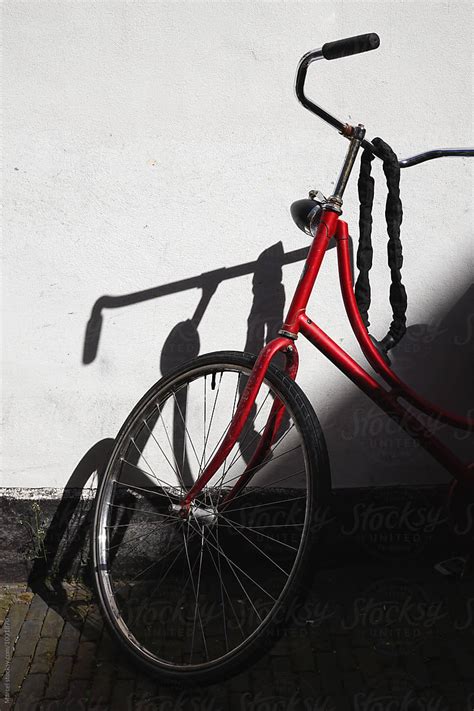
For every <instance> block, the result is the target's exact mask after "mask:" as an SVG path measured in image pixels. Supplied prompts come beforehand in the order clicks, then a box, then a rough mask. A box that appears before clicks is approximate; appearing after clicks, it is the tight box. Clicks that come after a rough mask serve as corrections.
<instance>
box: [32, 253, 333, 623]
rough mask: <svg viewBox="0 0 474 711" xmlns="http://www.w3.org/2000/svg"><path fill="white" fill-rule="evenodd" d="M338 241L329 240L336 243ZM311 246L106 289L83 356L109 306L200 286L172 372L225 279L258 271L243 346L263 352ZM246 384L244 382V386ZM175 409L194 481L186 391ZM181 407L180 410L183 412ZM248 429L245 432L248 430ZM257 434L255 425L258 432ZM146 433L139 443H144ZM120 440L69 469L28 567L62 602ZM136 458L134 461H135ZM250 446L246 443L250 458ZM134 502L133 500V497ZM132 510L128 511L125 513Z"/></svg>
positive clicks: (176, 429) (38, 588)
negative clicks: (131, 288) (288, 285)
mask: <svg viewBox="0 0 474 711" xmlns="http://www.w3.org/2000/svg"><path fill="white" fill-rule="evenodd" d="M333 246H334V244H333V243H332V244H331V245H330V247H331V248H332V247H333ZM308 249H309V247H308V246H305V247H302V248H300V249H296V250H293V251H290V252H288V253H285V252H284V251H283V245H282V244H281V242H278V243H276V244H274V245H273V246H271V247H269V248H268V249H265V250H264V251H263V252H262V253H261V254H260V255H259V256H258V258H257V259H256V260H255V261H253V262H247V263H245V264H240V265H237V266H235V267H231V268H222V269H217V270H213V271H211V272H208V273H206V274H202V275H199V276H196V277H191V278H189V279H183V280H181V281H178V282H173V283H170V284H165V285H161V286H157V287H153V288H151V289H147V290H145V291H140V292H134V293H131V294H126V295H123V296H118V297H110V296H102V297H100V298H99V299H98V300H97V301H96V303H95V304H94V306H93V309H92V312H91V316H90V319H89V321H88V324H87V328H86V334H85V339H84V349H83V363H84V364H85V365H88V364H91V363H93V362H94V360H95V358H96V355H97V352H98V348H99V342H100V336H101V332H102V328H103V321H104V317H103V313H104V311H106V310H108V309H113V308H121V307H124V306H132V305H134V304H139V303H142V302H145V301H149V300H152V299H157V298H162V297H165V296H168V295H171V294H176V293H179V292H182V291H185V290H188V289H198V290H200V291H201V298H200V299H199V302H198V304H197V306H196V309H195V310H194V313H193V314H192V315H191V316H190V318H187V319H184V320H182V321H180V322H179V323H178V324H176V326H174V327H173V328H172V329H171V331H170V333H169V335H168V337H167V338H166V340H165V343H164V345H163V348H162V351H161V356H160V370H161V374H162V375H166V374H167V373H169V372H170V370H172V369H173V368H175V367H177V366H179V365H181V364H183V363H185V362H186V361H188V360H190V359H192V358H195V357H196V356H197V355H199V352H200V348H201V344H200V338H199V325H200V323H201V320H202V318H203V316H204V314H205V312H206V310H207V308H208V306H209V304H210V302H211V300H212V297H213V296H214V294H215V293H216V290H217V289H218V287H219V285H220V284H221V283H222V282H223V281H225V280H228V279H238V278H239V277H241V276H244V275H248V274H253V280H252V291H253V300H252V305H251V309H250V313H249V316H248V320H247V335H246V341H245V344H244V347H243V350H245V351H248V352H251V353H257V352H258V351H259V350H260V349H261V348H262V347H263V346H264V345H265V344H266V343H267V342H268V341H270V340H271V339H272V338H274V337H275V336H276V334H277V330H278V329H279V328H280V326H281V323H282V320H283V311H284V306H285V291H284V286H283V283H282V276H283V273H282V269H283V266H284V265H287V264H293V263H296V262H301V261H303V260H304V259H305V257H306V255H307V252H308ZM241 387H242V386H241ZM175 407H176V411H177V412H175V415H176V416H175V417H174V418H173V431H172V440H173V449H174V450H175V452H176V453H177V458H178V459H179V460H181V461H182V466H180V475H181V482H180V483H181V484H182V485H183V486H186V487H189V486H190V483H191V482H192V474H191V466H190V463H189V460H188V451H187V448H186V446H185V439H186V427H185V425H184V426H183V423H185V421H186V409H187V394H186V392H185V391H182V392H179V393H178V394H177V398H176V406H175ZM178 413H179V414H178ZM249 434H252V433H249V432H248V431H247V432H246V433H245V435H246V436H247V437H248V435H249ZM253 434H255V433H253ZM146 439H147V437H146V436H144V437H143V438H142V441H141V442H140V448H142V449H143V447H144V446H145V444H146ZM113 444H114V440H113V439H111V438H106V439H103V440H100V441H98V442H97V443H96V444H94V445H93V447H91V449H90V450H89V451H88V452H87V453H86V454H85V455H84V456H83V457H82V459H81V460H80V462H79V463H78V464H77V466H76V468H75V469H74V472H73V473H72V475H71V476H70V478H69V480H68V482H67V484H66V486H65V489H64V492H63V496H62V499H61V501H60V503H59V505H58V507H57V509H56V511H55V512H54V515H53V517H52V519H51V522H50V524H49V526H48V528H47V531H46V535H45V539H44V556H43V557H41V558H37V559H35V561H34V564H33V567H32V570H31V573H30V575H29V585H30V587H31V589H32V590H33V591H35V592H38V593H40V594H42V595H43V596H44V597H45V599H46V598H47V599H48V601H49V602H50V604H54V605H55V606H56V608H57V609H61V607H62V606H64V605H65V604H67V599H66V594H65V591H64V589H63V586H62V582H63V581H64V580H66V579H67V578H68V577H69V578H71V577H72V578H74V579H85V580H86V581H87V579H88V572H89V571H88V552H89V546H88V538H89V529H90V525H91V520H92V503H93V495H94V491H95V489H96V488H97V484H98V481H99V479H100V477H101V476H102V474H103V471H104V468H105V466H106V464H107V461H108V459H109V457H110V454H111V451H112V448H113ZM139 456H140V455H139V454H138V451H137V452H136V458H135V459H134V460H133V459H132V460H131V461H130V464H131V465H132V466H133V465H137V464H138V459H139ZM249 456H250V455H249V453H246V452H245V450H243V457H244V459H246V460H248V457H249ZM147 481H148V480H147V477H146V474H144V473H141V472H140V471H139V470H138V469H137V470H136V471H135V473H134V477H133V484H134V485H136V486H138V487H142V488H146V484H147ZM123 503H124V507H125V508H124V514H123V516H124V520H123V522H122V523H123V524H124V528H125V524H126V523H127V520H129V519H130V517H131V515H132V513H130V512H127V506H126V505H127V502H126V501H124V502H123ZM129 508H130V509H132V508H133V501H130V507H129ZM127 517H128V519H127Z"/></svg>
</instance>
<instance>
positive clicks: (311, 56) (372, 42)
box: [295, 32, 474, 168]
mask: <svg viewBox="0 0 474 711" xmlns="http://www.w3.org/2000/svg"><path fill="white" fill-rule="evenodd" d="M379 45H380V38H379V36H378V35H377V34H376V33H375V32H371V33H369V34H366V35H357V36H356V37H348V38H346V39H342V40H336V41H335V42H326V44H324V45H323V46H322V47H321V48H320V49H313V50H312V51H311V52H307V53H306V54H305V55H304V56H303V57H302V58H301V59H300V61H299V64H298V70H297V72H296V82H295V91H296V96H297V97H298V100H299V101H300V102H301V104H303V106H304V107H305V109H308V111H311V113H313V114H316V116H319V118H321V119H322V120H323V121H326V123H328V124H329V125H330V126H332V127H333V128H335V129H336V130H337V131H339V133H342V134H343V135H346V136H349V134H348V133H347V131H348V129H349V130H350V129H351V127H350V126H348V124H347V123H345V122H343V121H340V120H339V119H337V118H336V117H335V116H333V115H332V114H330V113H329V112H328V111H326V110H325V109H323V108H322V107H321V106H318V104H315V103H314V102H313V101H311V100H310V99H308V97H307V96H306V94H305V93H304V83H305V80H306V74H307V71H308V67H309V65H310V64H312V62H316V61H317V60H319V59H339V58H340V57H348V56H350V55H352V54H360V53H362V52H369V51H370V50H372V49H377V47H379ZM361 145H362V147H363V148H369V149H370V150H371V151H372V153H373V154H374V155H375V156H377V152H376V150H375V148H374V146H373V145H372V143H371V142H370V141H368V140H367V139H365V138H364V139H363V141H362V142H361ZM443 156H464V157H474V148H437V149H435V150H431V151H426V152H425V153H420V154H419V155H416V156H411V157H410V158H405V159H404V160H400V161H399V165H400V168H408V167H410V166H412V165H418V164H419V163H424V162H425V161H427V160H432V159H433V158H441V157H443ZM377 157H379V156H377Z"/></svg>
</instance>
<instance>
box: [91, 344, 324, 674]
mask: <svg viewBox="0 0 474 711" xmlns="http://www.w3.org/2000/svg"><path fill="white" fill-rule="evenodd" d="M255 359H256V356H254V355H251V354H248V353H241V352H235V351H222V352H214V353H209V354H207V355H203V356H200V357H198V358H196V359H194V360H192V361H190V362H188V363H185V364H184V365H182V366H180V367H178V368H176V369H175V370H173V371H172V372H171V373H170V374H168V375H166V376H165V377H163V378H162V379H161V380H159V381H158V382H157V383H155V384H154V385H153V386H152V387H151V388H150V389H149V390H148V391H147V393H146V394H145V395H144V396H143V397H142V398H141V400H140V401H139V402H138V404H137V405H136V406H135V407H134V408H133V410H132V411H131V413H130V415H129V416H128V417H127V419H126V420H125V422H124V424H123V426H122V428H121V429H120V431H119V433H118V435H117V438H116V441H115V447H114V450H113V452H112V454H111V457H110V460H109V463H108V465H107V468H106V470H105V473H104V476H103V478H102V480H101V482H100V484H99V487H98V491H97V496H96V501H95V511H94V519H93V523H92V532H91V533H92V535H91V558H92V568H93V580H94V587H95V592H96V596H97V599H98V602H99V607H100V609H101V612H102V616H103V618H104V620H105V623H106V626H107V628H108V629H109V631H110V633H111V634H112V637H113V638H115V639H116V640H117V641H118V642H119V644H120V646H121V648H122V649H123V650H124V651H125V652H126V654H127V656H128V658H129V659H130V660H131V661H132V662H133V663H134V664H135V665H137V666H138V667H139V668H141V669H142V670H145V671H146V672H147V673H149V674H152V675H153V676H154V677H155V678H157V679H158V680H159V681H161V682H162V683H165V684H168V685H176V684H180V685H185V686H187V685H195V684H201V685H206V684H210V683H215V682H217V681H219V680H221V679H223V678H228V677H230V676H232V675H234V674H236V673H238V672H239V671H240V670H242V669H243V668H246V667H248V666H249V665H250V664H252V663H253V662H254V661H256V660H257V659H258V658H260V657H261V656H262V655H263V654H264V653H265V652H266V651H268V649H269V648H270V647H271V646H272V645H273V643H274V642H275V641H276V640H277V639H278V637H279V636H280V635H281V633H282V631H283V629H284V628H285V624H286V622H285V620H286V618H287V614H288V610H289V608H290V605H291V610H292V612H294V611H295V610H297V609H298V606H299V605H301V604H302V603H303V602H304V599H305V596H306V594H307V592H308V589H309V585H310V583H311V581H312V578H313V574H314V572H315V569H316V566H315V564H314V559H315V557H316V553H317V550H316V546H317V539H318V530H317V526H312V525H311V524H312V522H313V521H314V520H315V516H316V514H317V508H318V506H323V505H326V504H327V502H328V496H329V492H330V469H329V460H328V454H327V448H326V444H325V440H324V436H323V432H322V429H321V426H320V424H319V421H318V419H317V417H316V414H315V412H314V410H313V407H312V405H311V404H310V402H309V400H308V399H307V397H306V395H305V394H304V393H303V391H302V390H301V388H300V387H299V386H298V385H297V384H296V383H295V382H294V381H293V380H291V379H290V378H289V377H288V376H287V375H286V374H285V373H284V372H283V371H282V370H281V369H279V368H278V367H276V366H275V365H273V364H270V366H269V369H268V372H267V375H266V378H265V382H268V383H269V384H270V385H271V387H272V388H273V389H274V391H275V392H276V393H277V394H278V395H279V396H281V398H282V400H283V401H284V403H285V405H286V407H287V409H288V412H290V413H291V417H292V418H293V420H294V422H295V424H296V426H297V429H298V431H299V433H300V435H301V440H302V443H303V447H304V458H305V462H306V464H307V466H308V471H309V478H308V481H309V490H308V497H307V498H308V503H307V514H306V519H305V524H304V529H303V532H302V534H301V545H300V548H299V550H298V557H297V560H296V562H295V567H294V569H292V572H291V578H289V579H288V584H287V586H286V588H285V589H284V591H283V593H282V595H281V597H280V598H279V599H278V604H276V605H275V607H274V609H272V612H271V614H270V615H269V617H268V619H265V622H264V624H262V625H261V626H260V627H259V628H258V629H257V632H258V634H257V633H255V635H254V636H253V638H251V639H250V640H249V641H248V642H246V643H245V644H243V645H242V646H241V648H238V649H237V650H236V651H235V652H234V653H233V654H230V656H229V655H228V656H224V657H223V658H222V659H219V660H217V661H216V662H215V663H214V664H211V665H207V666H204V667H202V666H201V667H198V668H196V667H190V668H189V669H183V668H181V667H180V668H179V669H177V668H173V667H170V665H168V664H166V663H160V662H159V661H158V662H157V660H156V659H151V658H150V656H149V655H147V654H145V653H143V652H142V650H140V649H139V648H137V646H136V644H135V643H131V642H130V638H129V636H128V635H127V633H126V631H125V630H124V627H123V624H122V623H120V624H119V623H118V618H117V614H116V610H114V609H113V601H112V602H111V600H110V593H108V592H107V590H108V588H107V585H106V575H108V572H107V571H106V570H104V565H103V561H102V562H101V552H100V547H99V540H100V536H101V532H102V529H101V521H103V520H105V519H104V515H105V514H104V510H105V506H106V503H107V502H106V499H105V495H104V492H106V490H107V486H109V490H110V486H111V484H110V479H111V477H113V473H114V471H115V468H116V466H117V461H118V457H119V456H120V451H121V446H122V447H123V442H124V441H126V440H127V437H129V433H130V432H133V431H134V427H135V426H136V423H137V422H138V420H139V418H140V417H142V415H143V412H144V411H145V410H146V408H147V407H149V406H150V403H151V402H154V401H158V399H159V397H160V393H161V394H163V393H165V392H167V389H168V390H171V389H172V387H173V384H174V383H176V382H181V380H183V379H184V378H186V377H188V378H192V377H193V375H194V376H195V375H196V373H199V372H206V369H211V370H212V369H214V368H215V369H217V371H218V372H220V371H219V368H221V369H225V368H228V369H230V370H232V369H240V370H241V371H242V372H244V373H246V375H248V373H249V372H250V371H251V369H252V367H253V365H254V363H255ZM240 370H239V371H238V372H240ZM236 372H237V371H236ZM239 377H240V375H239ZM185 382H188V381H185ZM189 382H192V381H191V380H189ZM102 558H103V554H102ZM191 577H192V571H191ZM193 585H194V582H193Z"/></svg>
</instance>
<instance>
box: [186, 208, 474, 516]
mask: <svg viewBox="0 0 474 711" xmlns="http://www.w3.org/2000/svg"><path fill="white" fill-rule="evenodd" d="M332 237H335V239H336V243H337V256H338V268H339V281H340V286H341V292H342V297H343V301H344V305H345V309H346V313H347V316H348V318H349V321H350V324H351V326H352V330H353V332H354V334H355V336H356V338H357V340H358V342H359V344H360V347H361V349H362V352H363V354H364V355H365V357H366V359H367V360H368V362H369V364H370V365H371V366H372V367H373V369H374V370H375V372H376V373H377V374H378V375H379V376H380V377H381V378H382V380H383V383H379V382H378V381H377V380H375V378H373V377H372V376H371V375H369V373H367V371H366V370H364V368H362V367H361V366H360V365H359V364H358V363H357V362H356V361H355V360H354V359H353V358H351V356H350V355H348V353H346V352H345V351H344V350H343V349H342V348H341V347H340V346H338V345H337V344H336V343H335V342H334V341H333V340H332V339H331V338H330V337H329V336H328V335H327V334H326V333H325V332H324V331H322V330H321V329H320V328H319V327H318V326H317V325H316V324H315V323H314V322H313V320H312V319H311V318H309V316H308V315H307V313H306V307H307V304H308V300H309V297H310V295H311V293H312V290H313V287H314V284H315V281H316V278H317V276H318V272H319V269H320V267H321V263H322V261H323V258H324V255H325V253H326V250H327V248H328V244H329V241H330V239H331V238H332ZM280 333H281V334H282V335H281V336H279V337H278V338H275V339H274V340H272V341H271V342H270V343H268V344H267V345H266V346H265V347H264V348H263V349H262V350H261V352H260V354H259V356H258V358H257V360H256V362H255V365H254V368H253V370H252V372H251V374H250V377H249V379H248V381H247V384H246V387H245V389H244V391H243V393H242V395H241V398H240V400H239V403H238V406H237V408H236V411H235V415H234V417H233V419H232V421H231V423H230V425H229V428H228V430H227V433H226V435H225V437H224V439H223V441H222V444H221V445H220V447H219V449H218V450H217V452H216V453H215V455H214V457H213V458H212V459H211V461H210V462H209V463H208V465H207V466H206V467H205V469H204V470H203V472H202V473H201V475H200V476H199V478H198V479H197V480H196V482H195V483H194V485H193V487H192V488H191V489H190V490H189V492H188V493H187V495H186V497H185V498H184V500H183V502H182V505H183V507H184V508H186V509H187V508H189V506H190V504H191V502H192V501H193V499H194V498H195V496H197V495H198V493H199V492H200V491H201V489H202V488H203V487H204V486H205V485H206V484H207V482H208V481H209V480H210V479H211V478H212V476H213V475H214V474H215V473H216V472H217V471H218V469H219V467H220V466H221V465H222V463H223V461H224V459H225V458H226V456H227V455H228V454H229V452H230V451H231V449H232V448H233V447H234V445H235V443H236V442H237V439H238V437H239V435H240V433H241V431H242V428H243V426H244V424H245V420H246V418H247V417H248V416H249V414H250V410H251V408H252V406H253V404H254V402H255V399H256V397H257V395H258V392H259V389H260V386H261V384H262V382H263V380H264V378H265V374H266V372H267V369H268V366H269V364H270V362H271V361H272V359H273V357H274V356H275V354H276V353H278V352H280V351H282V352H284V353H285V355H286V372H287V373H288V375H289V376H290V377H291V378H293V379H294V378H295V377H296V373H297V369H298V355H297V350H296V344H295V340H296V338H297V336H298V335H299V333H301V334H302V335H303V336H305V337H306V338H307V339H308V340H309V341H310V342H311V343H312V344H313V345H314V346H316V348H317V349H318V350H319V351H321V353H323V354H324V355H325V356H326V357H327V358H329V360H330V361H332V362H333V363H334V364H335V365H336V366H337V367H338V368H339V369H340V370H341V371H342V372H343V373H344V374H345V375H346V376H347V377H348V378H349V379H350V380H352V382H353V383H355V385H357V386H358V387H359V388H360V389H361V390H362V391H363V392H364V393H365V394H366V395H368V396H369V397H370V398H371V399H372V400H373V401H374V402H375V403H377V405H379V406H380V407H381V408H382V409H383V410H384V411H385V413H386V414H387V415H388V416H389V417H391V418H392V419H394V420H395V421H396V422H397V423H398V424H399V425H400V427H402V429H403V430H405V432H407V433H408V434H409V435H410V436H411V437H413V438H414V439H415V440H417V441H418V442H419V443H420V445H421V446H422V447H423V448H424V449H426V450H427V451H428V452H429V453H430V454H431V455H432V456H433V457H434V458H435V459H436V460H437V461H438V462H440V463H441V464H442V465H443V466H444V467H445V468H446V469H447V470H448V471H449V472H450V473H451V474H452V475H453V476H454V477H455V478H456V479H457V480H458V481H459V482H461V483H462V484H464V485H465V486H469V487H473V477H472V472H471V471H470V467H471V466H472V465H470V464H469V463H465V462H463V461H462V460H461V459H459V457H457V456H456V455H455V454H454V452H453V451H452V450H451V449H449V447H447V446H446V445H445V444H443V443H442V442H441V441H440V440H439V439H438V438H437V437H436V436H435V435H434V434H433V432H432V431H431V430H430V429H429V428H428V427H426V426H425V425H424V424H423V423H422V422H421V420H420V419H419V418H418V417H416V415H415V414H413V413H412V412H410V411H409V410H408V409H407V408H406V407H404V406H403V405H402V404H401V402H400V400H404V401H405V402H407V403H409V405H412V406H414V407H415V408H416V409H417V410H419V411H420V412H423V413H425V414H426V415H428V416H429V417H431V418H432V419H437V420H438V421H439V422H443V423H445V424H448V425H451V426H452V427H456V428H459V429H464V430H467V429H472V428H474V420H470V419H468V418H464V417H460V416H458V415H456V414H453V413H450V412H446V411H444V410H442V409H441V408H439V407H437V406H436V405H434V404H433V403H431V402H428V401H427V400H425V399H423V398H422V397H420V396H419V395H418V394H417V393H416V392H414V391H413V390H412V389H411V388H410V387H409V386H408V385H406V384H405V383H404V382H402V381H401V380H400V379H399V378H398V376H397V375H396V374H395V373H394V372H393V370H392V369H391V368H390V366H389V365H388V364H387V363H386V362H385V360H384V359H383V357H382V356H381V354H380V353H379V351H378V350H377V348H376V347H375V345H374V344H373V343H372V341H371V339H370V336H369V334H368V332H367V329H366V327H365V325H364V323H363V321H362V318H361V316H360V313H359V309H358V307H357V303H356V300H355V295H354V290H353V287H352V275H351V267H350V253H349V233H348V227H347V223H346V222H344V220H341V219H340V217H339V215H338V213H337V212H335V211H333V210H330V209H323V211H322V215H321V219H320V222H319V225H318V228H317V232H316V235H315V237H314V239H313V243H312V245H311V248H310V250H309V253H308V256H307V258H306V261H305V265H304V268H303V273H302V275H301V278H300V281H299V283H298V286H297V288H296V291H295V294H294V296H293V299H292V302H291V305H290V308H289V310H288V315H287V317H286V320H285V323H284V324H283V327H282V329H281V331H280ZM283 413H284V405H283V403H281V402H280V401H279V400H278V399H276V400H275V401H274V403H273V406H272V409H271V412H270V415H269V418H268V421H267V424H266V426H265V429H264V432H263V435H262V438H261V440H260V443H259V445H258V447H257V449H256V451H255V454H254V455H253V457H252V459H251V461H250V462H249V464H248V465H247V467H246V469H245V471H244V472H243V474H242V475H241V477H240V478H239V479H238V481H237V482H236V484H235V485H234V487H233V489H232V490H231V492H230V493H229V494H228V495H227V497H226V500H225V501H228V500H230V499H231V498H233V496H234V495H235V494H236V493H237V492H238V491H239V490H241V489H242V488H243V487H244V486H245V485H246V484H247V483H248V481H249V480H250V479H251V477H252V476H253V474H254V473H255V472H256V471H257V469H258V467H259V464H261V463H262V462H263V461H264V459H265V457H266V455H267V453H268V451H269V448H270V446H271V444H272V441H273V437H274V435H275V433H276V432H277V430H278V427H279V424H280V422H281V418H282V417H283ZM473 488H474V487H473ZM224 503H225V502H224Z"/></svg>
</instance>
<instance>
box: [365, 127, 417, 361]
mask: <svg viewBox="0 0 474 711" xmlns="http://www.w3.org/2000/svg"><path fill="white" fill-rule="evenodd" d="M372 144H373V146H374V148H375V150H376V155H377V156H378V157H379V158H381V159H382V161H383V171H384V173H385V177H386V180H387V190H388V192H387V201H386V205H385V219H386V222H387V233H388V244H387V256H388V266H389V268H390V274H391V284H390V304H391V306H392V314H393V315H392V322H391V324H390V328H389V330H388V332H387V335H386V336H384V338H382V340H381V341H377V340H376V339H375V338H374V337H373V336H371V339H372V341H373V343H374V344H375V346H376V347H377V348H378V350H379V351H380V353H381V354H382V356H383V357H384V358H385V360H386V361H387V362H390V361H389V358H388V355H387V354H388V351H389V350H390V349H391V348H393V347H394V346H396V344H397V343H398V342H399V341H400V340H401V338H403V336H404V334H405V332H406V310H407V295H406V291H405V287H404V286H403V284H402V275H401V268H402V264H403V254H402V243H401V241H400V226H401V224H402V218H403V210H402V202H401V200H400V166H399V163H398V158H397V156H396V155H395V153H394V152H393V150H392V149H391V148H390V146H389V145H388V144H387V143H385V142H384V141H382V139H381V138H374V139H373V141H372ZM373 158H374V154H373V153H372V151H371V150H369V149H367V148H366V149H365V150H364V152H363V153H362V158H361V165H360V174H359V181H358V189H359V202H360V208H359V246H358V248H357V267H358V269H359V276H358V277H357V281H356V285H355V297H356V301H357V306H358V307H359V311H360V315H361V316H362V320H363V322H364V324H365V326H366V328H368V327H369V325H370V323H369V308H370V300H371V292H370V280H369V272H370V269H371V267H372V256H373V249H372V208H373V204H374V185H375V181H374V179H373V177H372V175H371V168H372V160H373Z"/></svg>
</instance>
